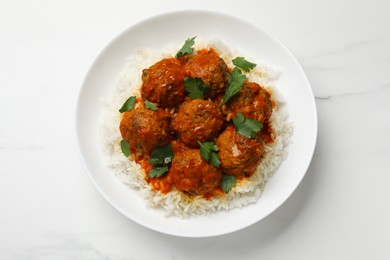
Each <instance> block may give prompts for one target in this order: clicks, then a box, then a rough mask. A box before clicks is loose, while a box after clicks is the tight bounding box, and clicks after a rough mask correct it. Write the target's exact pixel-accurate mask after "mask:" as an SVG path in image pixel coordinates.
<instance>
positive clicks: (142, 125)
mask: <svg viewBox="0 0 390 260" xmlns="http://www.w3.org/2000/svg"><path fill="white" fill-rule="evenodd" d="M169 121H170V114H169V113H168V112H166V111H164V110H162V109H158V110H157V111H153V110H149V109H146V108H136V109H133V110H131V111H128V112H126V113H124V115H123V118H122V121H121V123H120V126H119V129H120V132H121V134H122V138H123V139H124V140H126V141H127V142H128V143H129V144H130V148H131V150H132V151H134V152H141V153H146V154H149V153H150V152H151V151H152V150H153V149H154V148H156V147H159V146H164V145H167V144H168V143H169V142H170V140H171V134H170V129H169Z"/></svg>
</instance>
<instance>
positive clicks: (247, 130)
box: [233, 113, 263, 138]
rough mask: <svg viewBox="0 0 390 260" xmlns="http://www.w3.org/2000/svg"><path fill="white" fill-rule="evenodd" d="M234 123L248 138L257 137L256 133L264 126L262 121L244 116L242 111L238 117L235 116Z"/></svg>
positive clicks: (238, 131)
mask: <svg viewBox="0 0 390 260" xmlns="http://www.w3.org/2000/svg"><path fill="white" fill-rule="evenodd" d="M233 124H234V127H235V128H236V131H237V133H239V134H241V135H243V136H245V137H248V138H253V137H255V136H256V133H257V132H259V131H261V129H262V128H263V124H262V123H260V122H258V121H256V120H253V119H250V118H247V117H244V115H243V114H242V113H238V114H237V116H236V117H233Z"/></svg>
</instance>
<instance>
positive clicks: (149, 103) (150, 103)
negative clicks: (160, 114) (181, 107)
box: [144, 100, 157, 111]
mask: <svg viewBox="0 0 390 260" xmlns="http://www.w3.org/2000/svg"><path fill="white" fill-rule="evenodd" d="M144 103H145V108H147V109H150V110H153V111H157V106H156V104H154V103H152V102H149V101H147V100H145V101H144Z"/></svg>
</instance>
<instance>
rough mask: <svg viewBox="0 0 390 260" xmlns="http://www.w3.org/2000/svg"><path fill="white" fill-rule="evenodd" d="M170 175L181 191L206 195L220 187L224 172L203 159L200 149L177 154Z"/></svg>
mask: <svg viewBox="0 0 390 260" xmlns="http://www.w3.org/2000/svg"><path fill="white" fill-rule="evenodd" d="M169 175H170V176H171V179H172V181H173V184H174V185H175V186H176V188H178V189H179V190H181V191H184V192H187V193H188V194H191V195H204V194H207V193H208V192H212V191H214V190H215V189H216V188H218V187H219V185H220V181H221V178H222V170H221V169H220V168H217V167H215V166H213V165H211V164H209V163H208V162H207V161H206V160H205V159H204V158H202V156H201V154H200V150H199V149H188V150H183V151H181V152H178V153H177V154H175V157H174V158H173V161H172V167H171V169H170V171H169Z"/></svg>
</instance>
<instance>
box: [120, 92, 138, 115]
mask: <svg viewBox="0 0 390 260" xmlns="http://www.w3.org/2000/svg"><path fill="white" fill-rule="evenodd" d="M135 100H136V97H135V96H131V97H129V98H128V99H127V100H126V102H125V103H123V105H122V107H121V108H120V109H119V112H121V113H123V112H127V111H130V110H132V109H134V105H135Z"/></svg>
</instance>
